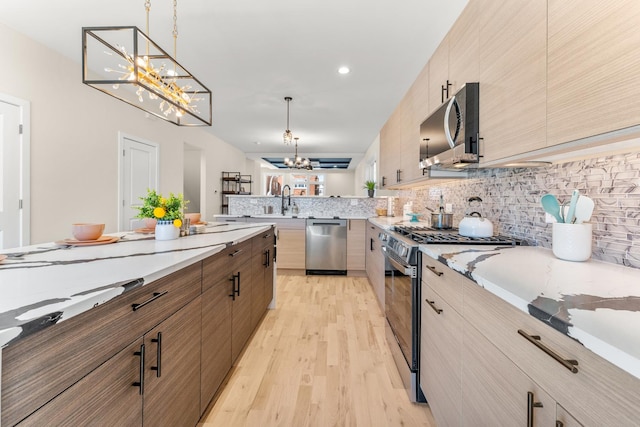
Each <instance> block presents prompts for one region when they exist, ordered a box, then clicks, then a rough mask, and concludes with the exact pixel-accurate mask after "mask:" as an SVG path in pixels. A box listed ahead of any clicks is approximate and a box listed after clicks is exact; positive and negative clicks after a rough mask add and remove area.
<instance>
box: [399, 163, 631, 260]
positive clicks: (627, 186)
mask: <svg viewBox="0 0 640 427" xmlns="http://www.w3.org/2000/svg"><path fill="white" fill-rule="evenodd" d="M471 176H472V177H471V178H469V179H466V180H457V181H449V182H441V183H439V182H438V181H433V182H432V183H429V184H428V185H425V186H421V187H416V188H412V189H410V190H400V191H399V193H398V196H399V200H398V203H397V204H396V211H395V212H394V213H395V215H396V216H400V215H402V206H403V205H404V204H405V203H406V202H408V201H412V202H413V210H414V212H419V213H422V214H424V215H425V217H426V218H428V216H426V215H428V214H430V211H429V210H427V209H426V207H425V206H428V207H429V208H431V209H434V210H436V211H437V208H438V206H439V198H440V194H441V193H442V195H443V197H444V201H445V203H451V204H452V205H453V214H454V216H453V220H454V221H453V223H454V226H457V224H458V223H459V222H460V220H461V219H462V218H463V217H464V214H465V212H466V211H467V209H468V202H467V200H468V199H469V197H472V196H479V197H480V198H482V200H483V212H481V213H482V215H483V216H485V217H487V218H488V219H490V220H491V221H492V222H493V225H494V233H500V234H504V235H508V236H513V237H516V238H520V239H523V240H526V241H527V242H528V243H529V245H536V246H543V247H546V248H551V228H552V227H551V224H547V223H545V213H544V210H543V209H542V206H541V205H540V197H541V196H542V195H544V194H546V193H551V194H554V195H555V196H556V197H557V198H558V200H559V201H560V202H563V201H568V200H569V198H570V196H571V192H572V190H573V189H578V190H580V194H581V195H587V196H589V197H591V198H592V199H593V200H594V202H595V209H594V211H593V216H592V217H591V221H590V222H591V223H593V255H592V258H593V259H598V260H602V261H606V262H610V263H615V264H621V265H625V266H630V267H634V268H640V153H630V154H620V155H613V156H608V157H600V158H593V159H587V160H581V161H575V162H570V163H564V164H556V165H552V166H549V167H545V168H535V169H486V170H476V171H472V172H471Z"/></svg>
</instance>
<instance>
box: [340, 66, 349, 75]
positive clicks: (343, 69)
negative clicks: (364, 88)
mask: <svg viewBox="0 0 640 427" xmlns="http://www.w3.org/2000/svg"><path fill="white" fill-rule="evenodd" d="M350 71H351V70H350V69H349V67H347V66H344V65H343V66H342V67H340V68H338V73H340V74H349V72H350Z"/></svg>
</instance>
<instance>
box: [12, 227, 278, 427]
mask: <svg viewBox="0 0 640 427" xmlns="http://www.w3.org/2000/svg"><path fill="white" fill-rule="evenodd" d="M115 236H117V237H118V238H119V239H118V241H117V242H116V243H112V244H104V245H96V246H85V247H74V246H70V245H67V244H65V242H64V241H63V242H58V243H50V244H42V245H34V246H30V247H23V248H18V249H15V250H8V251H4V255H6V256H7V258H6V259H5V260H4V261H3V262H2V263H1V264H0V288H1V292H2V295H3V298H2V300H0V313H1V314H0V344H1V345H2V346H3V350H2V364H3V369H2V396H1V397H2V408H1V409H2V425H3V426H6V425H13V424H15V423H16V422H18V421H20V420H24V422H25V423H26V424H25V425H38V424H40V425H41V423H42V422H43V420H47V422H51V423H52V424H56V423H63V424H64V423H70V422H71V423H80V424H82V423H86V422H89V420H91V419H94V420H95V419H97V418H94V417H101V418H100V419H102V420H120V421H121V422H123V423H127V424H138V423H139V422H140V423H141V420H142V412H143V411H144V414H145V415H144V419H145V420H148V421H150V422H151V424H153V421H152V420H154V419H157V418H154V417H160V418H163V417H165V420H170V419H171V417H174V418H175V417H176V416H178V417H182V418H180V419H181V420H182V421H180V422H184V423H187V424H193V425H195V423H196V422H197V420H198V419H199V417H200V415H201V414H202V412H203V411H204V409H206V406H207V405H208V403H209V401H210V400H211V398H212V397H213V394H214V393H215V392H216V390H217V388H218V386H219V385H220V383H221V381H222V379H223V378H224V376H225V375H226V372H228V370H229V369H230V368H231V365H232V363H233V362H234V361H235V360H236V358H237V357H238V355H239V354H240V351H241V350H242V348H243V347H244V345H245V343H246V341H247V340H248V338H249V336H250V335H251V332H252V331H253V329H254V328H255V327H256V325H257V323H258V322H259V320H260V319H261V317H262V315H263V313H264V311H265V310H266V308H267V305H269V304H270V303H271V304H273V302H274V301H275V298H274V292H273V289H274V281H273V278H274V275H275V268H274V265H273V261H274V257H275V252H274V250H273V245H274V241H275V240H274V230H273V227H272V225H271V224H223V223H216V224H210V225H209V226H207V227H206V228H205V230H204V231H203V232H202V233H198V234H193V235H190V236H185V237H181V238H179V239H176V240H170V241H156V240H155V239H154V237H153V235H151V236H149V235H145V234H134V233H118V234H117V235H115ZM232 321H233V327H232ZM156 330H157V333H156ZM156 335H157V336H156ZM161 336H162V337H161ZM145 348H146V349H147V351H146V352H145ZM152 348H153V351H152V350H151V349H152ZM201 349H202V350H201ZM201 351H202V355H201ZM161 354H162V358H161ZM201 359H202V360H203V362H202V370H201ZM161 360H162V362H161ZM161 364H162V366H163V369H162V375H161V368H160V365H161ZM138 365H140V366H139V369H138ZM156 377H157V379H156ZM145 383H146V385H145ZM201 386H202V390H201ZM172 390H173V391H172ZM176 393H178V394H177V395H176ZM142 395H144V396H145V399H144V405H142V399H141V398H140V397H141V396H142ZM43 405H44V406H43ZM176 405H177V406H176ZM172 406H173V407H172ZM143 407H144V409H143ZM34 411H35V412H34ZM29 414H31V415H29ZM27 415H29V417H28V418H26V419H25V417H26V416H27ZM110 417H113V418H110ZM105 422H108V421H105Z"/></svg>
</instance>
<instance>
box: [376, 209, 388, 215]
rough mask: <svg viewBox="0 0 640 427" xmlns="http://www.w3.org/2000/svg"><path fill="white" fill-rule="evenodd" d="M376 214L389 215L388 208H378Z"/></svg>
mask: <svg viewBox="0 0 640 427" xmlns="http://www.w3.org/2000/svg"><path fill="white" fill-rule="evenodd" d="M376 214H377V215H378V216H387V210H386V209H380V208H376Z"/></svg>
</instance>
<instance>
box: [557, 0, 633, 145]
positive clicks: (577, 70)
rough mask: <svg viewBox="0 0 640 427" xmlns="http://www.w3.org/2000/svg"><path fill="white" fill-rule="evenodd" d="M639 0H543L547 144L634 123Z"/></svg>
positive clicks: (571, 139) (608, 130)
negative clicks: (545, 11) (546, 22)
mask: <svg viewBox="0 0 640 427" xmlns="http://www.w3.org/2000/svg"><path fill="white" fill-rule="evenodd" d="M638 23H640V2H639V1H637V0H618V1H614V2H607V1H599V0H549V30H548V33H549V36H548V37H549V39H548V73H549V74H548V95H547V97H548V103H547V112H548V119H547V139H548V145H550V146H551V145H556V144H559V143H562V142H568V141H573V140H576V139H580V138H585V137H588V136H592V135H598V134H601V133H605V132H610V131H613V130H617V129H622V128H625V127H629V126H633V125H638V124H639V123H640V102H638V99H639V98H640V84H639V83H640V78H639V77H638V68H639V66H640V55H638V46H640V31H638Z"/></svg>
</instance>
